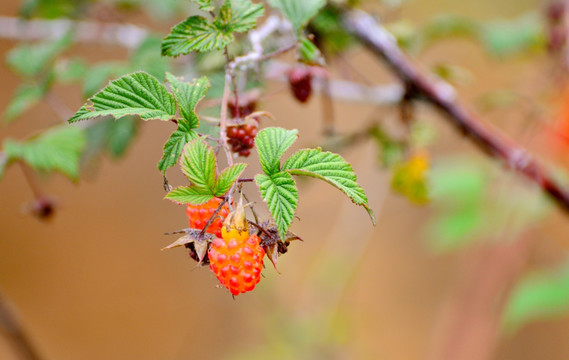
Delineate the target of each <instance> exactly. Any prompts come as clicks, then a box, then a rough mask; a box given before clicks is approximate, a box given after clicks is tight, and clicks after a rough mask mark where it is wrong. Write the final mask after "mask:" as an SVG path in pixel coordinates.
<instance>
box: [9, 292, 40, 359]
mask: <svg viewBox="0 0 569 360" xmlns="http://www.w3.org/2000/svg"><path fill="white" fill-rule="evenodd" d="M9 305H10V304H8V303H7V302H6V300H5V299H4V297H3V296H2V294H1V293H0V330H1V332H2V333H3V334H4V335H5V336H6V337H7V338H8V340H9V341H10V343H11V345H12V346H13V348H14V350H15V351H17V354H18V359H21V360H39V359H40V356H39V354H38V353H37V351H36V350H35V349H34V347H33V345H32V344H31V343H30V341H29V340H28V338H27V336H26V334H25V333H24V330H23V329H22V327H21V326H20V324H19V323H18V321H17V320H16V318H15V317H14V315H13V311H12V309H11V307H10V306H9Z"/></svg>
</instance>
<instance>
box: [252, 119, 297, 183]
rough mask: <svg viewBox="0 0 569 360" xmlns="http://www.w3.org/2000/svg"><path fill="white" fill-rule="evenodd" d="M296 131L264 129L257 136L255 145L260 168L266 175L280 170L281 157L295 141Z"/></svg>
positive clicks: (275, 128) (276, 128) (273, 128)
mask: <svg viewBox="0 0 569 360" xmlns="http://www.w3.org/2000/svg"><path fill="white" fill-rule="evenodd" d="M297 137H298V130H296V129H294V130H286V129H283V128H278V127H268V128H265V129H263V130H261V131H259V133H258V134H257V137H256V138H255V145H256V148H257V152H258V153H259V161H260V162H261V167H262V168H263V171H264V172H265V173H266V174H267V175H272V174H274V173H277V172H279V171H280V169H281V161H280V160H281V157H282V156H283V154H284V153H285V151H287V149H288V148H289V147H290V146H291V145H292V144H293V143H294V142H295V141H296V138H297Z"/></svg>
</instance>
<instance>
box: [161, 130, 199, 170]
mask: <svg viewBox="0 0 569 360" xmlns="http://www.w3.org/2000/svg"><path fill="white" fill-rule="evenodd" d="M197 137H198V133H197V132H195V131H194V130H192V129H190V124H189V122H187V121H186V120H182V119H180V120H178V129H177V130H176V131H174V133H173V134H172V135H170V138H169V139H168V141H167V142H166V144H164V155H163V156H162V159H160V162H159V163H158V170H160V171H162V172H166V170H168V168H169V167H171V166H174V165H175V164H176V162H178V159H179V158H180V154H182V149H183V148H184V146H185V145H186V144H187V143H188V142H190V141H191V140H194V139H196V138H197Z"/></svg>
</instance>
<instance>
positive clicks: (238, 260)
mask: <svg viewBox="0 0 569 360" xmlns="http://www.w3.org/2000/svg"><path fill="white" fill-rule="evenodd" d="M232 231H233V230H232ZM232 231H230V232H229V233H225V234H224V235H225V236H224V238H223V239H215V240H214V241H213V243H212V244H211V247H210V249H209V253H208V256H209V262H210V263H209V266H210V268H211V270H212V271H213V273H214V274H215V276H216V277H217V279H218V280H219V282H220V283H221V284H222V285H223V286H225V287H226V288H227V289H229V291H231V293H232V294H233V295H239V294H240V293H244V292H247V291H251V290H253V289H254V288H255V285H257V283H258V282H259V280H261V270H263V257H264V256H265V250H264V249H263V248H262V247H261V245H260V244H261V239H259V237H258V236H257V235H251V236H249V237H247V238H246V239H239V236H238V237H233V236H230V235H231V232H232Z"/></svg>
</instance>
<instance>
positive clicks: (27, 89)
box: [4, 84, 45, 124]
mask: <svg viewBox="0 0 569 360" xmlns="http://www.w3.org/2000/svg"><path fill="white" fill-rule="evenodd" d="M44 93H45V90H44V89H43V88H42V87H40V86H37V85H36V86H34V85H28V84H23V85H20V86H19V87H18V88H17V89H16V93H15V94H14V95H13V96H12V99H10V102H9V103H8V106H7V108H6V110H5V111H4V123H6V124H9V123H11V122H12V121H13V120H15V119H16V118H18V117H20V116H21V115H22V114H23V113H24V112H25V111H26V110H28V109H29V108H31V107H32V106H34V105H36V104H37V103H39V102H40V101H41V99H42V98H43V95H44Z"/></svg>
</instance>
